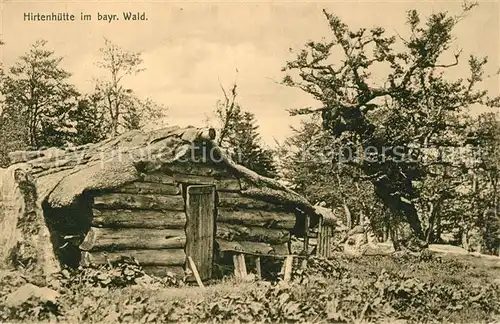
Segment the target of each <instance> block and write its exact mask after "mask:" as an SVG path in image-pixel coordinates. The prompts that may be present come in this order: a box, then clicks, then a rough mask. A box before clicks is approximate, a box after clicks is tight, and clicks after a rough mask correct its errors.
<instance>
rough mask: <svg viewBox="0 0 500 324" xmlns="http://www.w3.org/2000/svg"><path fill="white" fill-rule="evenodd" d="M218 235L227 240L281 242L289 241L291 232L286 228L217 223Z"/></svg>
mask: <svg viewBox="0 0 500 324" xmlns="http://www.w3.org/2000/svg"><path fill="white" fill-rule="evenodd" d="M216 237H217V238H220V239H224V240H227V241H251V242H265V243H269V244H281V243H285V242H288V240H289V238H290V233H289V231H288V230H284V229H271V228H263V227H250V226H243V225H234V224H224V223H217V233H216Z"/></svg>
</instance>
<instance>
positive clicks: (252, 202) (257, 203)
mask: <svg viewBox="0 0 500 324" xmlns="http://www.w3.org/2000/svg"><path fill="white" fill-rule="evenodd" d="M218 207H224V208H227V209H230V210H241V209H258V210H267V211H282V210H284V207H283V206H281V205H275V204H271V203H268V202H265V201H262V200H257V199H253V198H248V197H237V198H236V197H227V198H226V197H223V196H221V195H220V194H219V205H218Z"/></svg>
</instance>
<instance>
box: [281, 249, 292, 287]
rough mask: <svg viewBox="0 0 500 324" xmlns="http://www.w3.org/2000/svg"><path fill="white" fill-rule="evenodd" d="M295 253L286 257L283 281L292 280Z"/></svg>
mask: <svg viewBox="0 0 500 324" xmlns="http://www.w3.org/2000/svg"><path fill="white" fill-rule="evenodd" d="M292 267H293V255H288V256H287V257H286V259H285V265H284V268H285V269H284V272H285V273H284V275H283V281H290V279H291V278H292Z"/></svg>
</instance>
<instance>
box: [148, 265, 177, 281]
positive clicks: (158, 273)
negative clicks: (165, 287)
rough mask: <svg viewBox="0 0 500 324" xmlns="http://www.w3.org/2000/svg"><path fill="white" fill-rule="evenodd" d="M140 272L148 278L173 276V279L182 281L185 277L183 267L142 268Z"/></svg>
mask: <svg viewBox="0 0 500 324" xmlns="http://www.w3.org/2000/svg"><path fill="white" fill-rule="evenodd" d="M142 270H144V272H145V273H147V274H148V275H150V276H155V277H160V278H163V277H167V276H168V275H174V277H175V278H178V279H182V278H184V275H185V274H184V267H183V266H143V267H142Z"/></svg>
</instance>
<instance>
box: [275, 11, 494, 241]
mask: <svg viewBox="0 0 500 324" xmlns="http://www.w3.org/2000/svg"><path fill="white" fill-rule="evenodd" d="M473 7H474V5H464V11H463V13H462V14H461V15H459V16H451V15H449V14H448V13H445V12H439V13H434V14H432V15H430V16H429V17H428V18H427V19H426V21H425V22H422V21H421V19H420V17H419V15H418V13H417V11H415V10H410V11H409V12H408V16H407V25H408V27H409V37H407V39H405V38H403V37H402V36H399V35H398V36H387V33H386V32H385V30H384V29H383V28H381V27H376V28H372V29H369V30H367V29H366V28H361V29H359V30H351V29H350V28H349V27H348V26H347V25H346V24H345V23H343V22H342V21H341V20H340V18H339V17H337V16H335V15H333V14H331V13H328V12H327V11H325V10H324V11H323V12H324V15H325V17H326V19H327V22H328V25H329V27H330V30H331V31H332V39H331V40H326V39H322V40H320V41H310V42H308V43H307V44H306V45H305V48H304V49H302V50H301V51H300V52H299V53H298V55H297V58H296V59H295V60H292V61H290V62H288V63H287V64H286V66H285V67H284V69H283V70H284V71H286V72H288V74H287V75H286V76H285V78H284V80H283V82H284V84H286V85H289V86H292V87H298V88H300V89H302V90H304V91H305V92H307V93H309V94H311V95H313V97H314V98H315V99H317V100H319V101H320V102H322V103H323V107H321V108H318V109H313V108H305V109H295V110H292V111H291V113H292V114H311V113H314V112H320V113H321V115H322V121H323V127H324V128H325V129H326V130H328V131H329V132H330V133H331V134H332V136H334V137H335V138H337V139H339V140H340V142H341V145H342V147H343V150H344V149H345V148H349V149H350V148H354V149H358V148H359V149H360V150H359V151H360V152H361V153H358V154H356V155H355V158H351V159H348V161H347V162H346V163H348V164H349V165H352V166H355V167H357V168H358V169H359V170H360V171H361V172H362V173H363V174H364V176H365V177H366V178H367V179H369V180H370V182H371V183H372V184H373V186H374V190H375V192H376V194H377V196H378V197H380V199H381V200H382V201H383V203H384V204H385V206H387V207H388V208H389V209H390V210H391V212H392V213H393V214H394V215H400V216H402V217H403V218H404V219H405V220H406V221H407V222H408V223H409V225H410V226H411V229H412V232H413V234H414V237H416V238H418V239H419V240H417V241H418V242H420V243H422V241H424V240H425V239H426V235H425V230H424V228H423V225H422V215H421V214H419V212H418V210H417V207H416V201H417V200H418V199H419V197H420V194H421V193H420V192H419V190H418V189H417V188H416V187H415V184H416V183H418V181H422V180H423V179H424V178H425V176H426V175H428V174H429V173H430V172H431V169H432V167H433V166H435V165H437V164H447V165H449V167H453V168H460V167H462V166H463V163H462V161H452V162H446V163H444V162H441V161H439V159H437V158H436V159H428V158H426V159H425V160H423V159H421V157H422V156H423V153H422V152H423V151H422V149H423V148H426V147H443V146H451V147H460V146H462V144H463V137H462V136H461V133H462V132H463V129H464V127H465V126H466V124H465V123H464V122H463V120H464V116H466V114H467V111H468V108H469V107H470V106H472V105H474V104H482V105H487V106H490V107H498V106H499V105H500V100H499V98H490V97H488V94H487V92H485V91H482V90H478V86H479V84H480V82H481V81H482V80H483V79H484V77H485V76H484V72H483V67H484V65H485V64H486V63H487V59H486V58H477V57H474V56H470V58H469V60H468V63H469V70H470V74H469V76H468V77H466V78H460V79H458V80H449V78H447V77H446V76H445V74H444V71H445V70H446V69H447V68H450V67H453V66H455V65H457V64H459V61H460V58H461V51H459V52H456V53H455V54H454V55H453V57H454V59H453V61H451V62H446V59H445V58H444V57H445V56H446V55H445V54H446V53H447V52H448V50H449V48H450V47H451V45H452V42H453V37H452V31H453V28H454V27H455V26H456V24H457V23H459V21H460V20H461V19H462V18H463V17H464V16H465V14H466V13H467V12H469V11H470V10H471V9H472V8H473ZM398 41H399V42H398ZM397 44H398V45H399V44H400V45H402V47H403V49H401V50H399V49H397V47H396V45H397ZM332 53H335V57H337V54H341V55H342V56H343V59H341V60H333V59H332V55H333V54H332ZM380 67H384V68H385V69H387V68H389V69H390V71H389V72H388V73H387V74H386V75H385V80H384V81H383V82H380V83H379V84H377V82H376V80H374V79H373V78H371V73H373V71H374V70H375V69H377V68H380ZM344 158H345V157H344Z"/></svg>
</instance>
